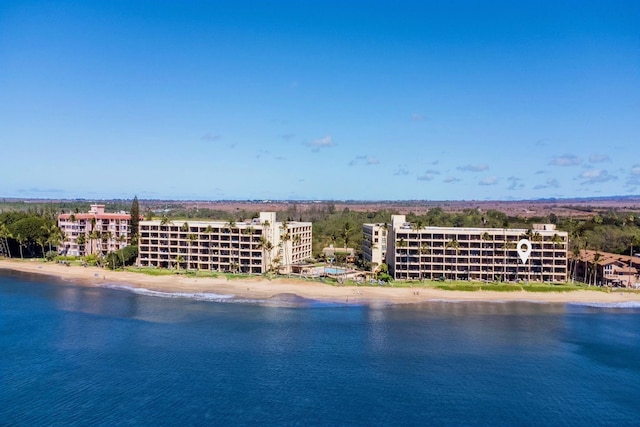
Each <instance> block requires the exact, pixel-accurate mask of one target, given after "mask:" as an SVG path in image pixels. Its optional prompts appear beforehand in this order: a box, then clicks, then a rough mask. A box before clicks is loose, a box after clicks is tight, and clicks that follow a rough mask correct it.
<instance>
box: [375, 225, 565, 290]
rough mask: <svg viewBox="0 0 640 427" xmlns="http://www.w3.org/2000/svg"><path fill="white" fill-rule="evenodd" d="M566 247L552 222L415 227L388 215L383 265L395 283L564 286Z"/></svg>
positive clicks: (562, 236)
mask: <svg viewBox="0 0 640 427" xmlns="http://www.w3.org/2000/svg"><path fill="white" fill-rule="evenodd" d="M521 239H527V240H528V241H529V242H530V244H531V252H530V253H529V256H528V258H527V260H526V262H522V260H521V259H520V257H519V255H518V252H517V249H516V248H517V244H518V242H519V241H520V240H521ZM365 240H366V239H365ZM568 243H569V241H568V234H567V232H563V231H558V230H556V229H555V226H554V225H553V224H536V225H534V226H533V228H532V229H531V230H527V229H517V228H461V227H422V228H417V227H416V226H415V225H414V224H410V223H408V222H407V221H406V218H405V216H404V215H392V217H391V225H390V226H389V231H388V236H387V247H386V251H387V254H386V262H387V264H388V266H389V272H390V274H391V275H392V277H394V278H395V279H405V280H407V279H408V280H422V279H441V278H445V279H453V280H456V279H457V280H481V281H494V280H510V281H512V280H526V281H545V282H566V281H567V248H568ZM363 252H365V251H364V248H363ZM365 253H366V252H365ZM365 259H366V258H365Z"/></svg>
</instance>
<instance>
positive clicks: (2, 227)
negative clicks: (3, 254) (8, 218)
mask: <svg viewBox="0 0 640 427" xmlns="http://www.w3.org/2000/svg"><path fill="white" fill-rule="evenodd" d="M12 238H13V236H12V234H11V231H9V227H8V226H7V224H5V223H2V224H0V239H2V240H3V241H4V247H5V248H6V250H7V255H8V256H9V258H11V251H10V250H9V239H12Z"/></svg>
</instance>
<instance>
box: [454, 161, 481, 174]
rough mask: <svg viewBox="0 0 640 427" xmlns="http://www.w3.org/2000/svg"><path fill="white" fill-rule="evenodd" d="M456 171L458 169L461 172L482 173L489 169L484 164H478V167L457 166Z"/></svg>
mask: <svg viewBox="0 0 640 427" xmlns="http://www.w3.org/2000/svg"><path fill="white" fill-rule="evenodd" d="M456 169H458V170H459V171H463V172H482V171H486V170H487V169H489V166H487V165H486V164H484V163H480V164H478V165H464V166H458V167H457V168H456Z"/></svg>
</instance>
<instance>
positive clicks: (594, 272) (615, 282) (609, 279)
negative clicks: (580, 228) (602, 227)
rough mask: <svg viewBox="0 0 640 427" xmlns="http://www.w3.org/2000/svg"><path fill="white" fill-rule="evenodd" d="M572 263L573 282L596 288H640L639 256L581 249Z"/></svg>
mask: <svg viewBox="0 0 640 427" xmlns="http://www.w3.org/2000/svg"><path fill="white" fill-rule="evenodd" d="M573 263H574V268H573V277H572V278H573V279H574V280H577V281H580V282H584V283H588V284H593V285H598V286H602V285H605V286H622V287H628V288H636V289H638V288H640V275H638V271H639V269H640V256H629V255H618V254H612V253H609V252H600V251H593V250H584V249H583V250H581V251H580V255H579V257H578V258H577V259H573Z"/></svg>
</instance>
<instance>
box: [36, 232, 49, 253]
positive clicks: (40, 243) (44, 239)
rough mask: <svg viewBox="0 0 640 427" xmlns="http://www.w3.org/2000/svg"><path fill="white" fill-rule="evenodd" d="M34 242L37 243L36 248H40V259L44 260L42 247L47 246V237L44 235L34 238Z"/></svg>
mask: <svg viewBox="0 0 640 427" xmlns="http://www.w3.org/2000/svg"><path fill="white" fill-rule="evenodd" d="M36 242H37V243H38V246H40V249H41V250H42V258H45V250H44V245H46V244H47V237H46V236H44V235H41V236H38V237H36Z"/></svg>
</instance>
